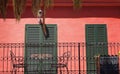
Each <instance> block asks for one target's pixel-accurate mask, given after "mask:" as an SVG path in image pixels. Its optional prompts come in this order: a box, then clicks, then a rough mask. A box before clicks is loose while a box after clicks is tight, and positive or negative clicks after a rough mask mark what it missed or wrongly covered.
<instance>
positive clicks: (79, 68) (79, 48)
mask: <svg viewBox="0 0 120 74" xmlns="http://www.w3.org/2000/svg"><path fill="white" fill-rule="evenodd" d="M78 62H79V74H80V43H78Z"/></svg>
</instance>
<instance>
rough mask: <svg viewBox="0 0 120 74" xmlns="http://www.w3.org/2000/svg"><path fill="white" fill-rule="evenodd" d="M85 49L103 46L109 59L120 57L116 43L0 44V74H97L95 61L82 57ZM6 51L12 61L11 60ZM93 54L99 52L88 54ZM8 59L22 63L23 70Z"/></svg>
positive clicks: (119, 48)
mask: <svg viewBox="0 0 120 74" xmlns="http://www.w3.org/2000/svg"><path fill="white" fill-rule="evenodd" d="M87 46H90V48H92V47H95V48H100V49H102V48H106V46H107V49H108V55H109V56H114V55H115V56H117V57H118V58H119V55H120V43H102V42H99V43H91V44H89V43H84V42H81V43H74V42H72V43H67V42H66V43H44V44H43V43H40V44H36V43H29V44H24V43H0V74H11V73H15V72H16V73H17V74H100V72H98V71H99V70H98V68H97V67H98V65H97V63H96V58H94V57H93V56H92V57H91V56H86V47H87ZM91 46H92V47H91ZM10 51H12V52H13V54H14V55H15V57H11V54H10ZM93 52H94V53H95V52H96V53H98V52H101V50H97V51H91V52H90V53H89V54H90V55H91V54H93ZM103 53H104V51H103ZM99 55H101V54H99ZM95 56H97V55H95ZM11 58H13V59H14V61H18V62H21V59H22V60H23V61H22V63H23V64H24V65H25V66H24V67H23V68H17V67H16V66H17V65H15V64H16V63H13V62H12V60H11ZM88 59H89V60H94V61H95V63H93V64H94V65H91V66H94V67H93V69H92V70H88V68H87V66H88V63H89V61H88ZM118 63H119V59H118ZM18 64H19V63H18ZM118 65H119V64H118ZM118 67H119V66H118ZM14 68H16V69H15V70H14ZM116 70H118V71H119V69H116Z"/></svg>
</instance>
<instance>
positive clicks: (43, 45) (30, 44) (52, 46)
mask: <svg viewBox="0 0 120 74" xmlns="http://www.w3.org/2000/svg"><path fill="white" fill-rule="evenodd" d="M25 30H26V32H25V43H26V47H25V58H27V59H26V60H25V63H27V64H28V66H27V68H26V69H25V70H26V72H25V74H43V72H46V73H45V74H49V73H50V72H49V73H48V72H47V71H50V70H53V71H52V74H56V72H57V71H56V70H57V69H56V68H51V63H56V62H57V60H53V59H50V58H46V57H45V58H44V59H43V58H42V59H41V60H38V59H37V60H36V59H33V58H31V55H33V54H42V55H43V54H44V55H49V56H52V57H51V58H53V57H55V58H56V57H57V47H56V43H57V26H56V25H53V24H49V25H47V31H48V37H47V38H45V37H44V35H43V32H42V28H41V26H40V25H37V24H36V25H35V24H34V25H30V24H27V25H26V28H25ZM28 57H29V58H28Z"/></svg>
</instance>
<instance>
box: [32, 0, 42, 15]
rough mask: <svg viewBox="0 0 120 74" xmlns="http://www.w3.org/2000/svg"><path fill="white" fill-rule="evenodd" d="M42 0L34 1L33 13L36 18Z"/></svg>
mask: <svg viewBox="0 0 120 74" xmlns="http://www.w3.org/2000/svg"><path fill="white" fill-rule="evenodd" d="M41 2H42V0H32V12H33V15H34V16H35V17H37V14H38V10H40V9H41Z"/></svg>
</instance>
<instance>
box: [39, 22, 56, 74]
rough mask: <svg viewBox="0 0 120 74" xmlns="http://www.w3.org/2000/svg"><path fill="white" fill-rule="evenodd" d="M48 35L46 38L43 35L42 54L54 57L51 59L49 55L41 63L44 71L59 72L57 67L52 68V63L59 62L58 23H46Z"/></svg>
mask: <svg viewBox="0 0 120 74" xmlns="http://www.w3.org/2000/svg"><path fill="white" fill-rule="evenodd" d="M46 27H47V32H48V37H47V38H45V37H44V36H43V47H42V48H41V50H40V51H41V53H42V54H48V55H50V57H51V56H52V57H51V58H52V59H49V57H48V58H47V57H46V59H43V62H42V63H41V66H42V70H43V71H44V74H57V68H52V67H51V64H52V63H57V59H56V58H57V46H56V43H57V26H56V25H52V24H49V25H46Z"/></svg>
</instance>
